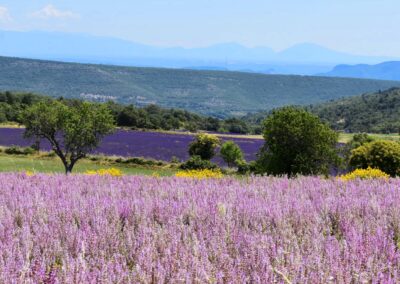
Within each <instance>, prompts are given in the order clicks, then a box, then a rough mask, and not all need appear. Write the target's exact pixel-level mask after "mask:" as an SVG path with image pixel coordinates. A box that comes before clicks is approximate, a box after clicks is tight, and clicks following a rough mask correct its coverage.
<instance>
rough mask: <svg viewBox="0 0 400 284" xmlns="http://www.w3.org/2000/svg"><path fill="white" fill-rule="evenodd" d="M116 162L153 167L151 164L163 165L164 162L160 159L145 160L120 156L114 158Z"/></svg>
mask: <svg viewBox="0 0 400 284" xmlns="http://www.w3.org/2000/svg"><path fill="white" fill-rule="evenodd" d="M115 162H116V163H120V164H129V165H139V166H149V167H153V166H164V165H165V163H164V162H162V161H156V160H147V159H144V158H136V157H133V158H127V159H122V158H118V159H116V160H115Z"/></svg>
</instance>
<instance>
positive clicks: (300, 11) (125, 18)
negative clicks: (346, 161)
mask: <svg viewBox="0 0 400 284" xmlns="http://www.w3.org/2000/svg"><path fill="white" fill-rule="evenodd" d="M399 27H400V1H399V0H140V1H137V0H114V1H110V0H54V1H49V0H3V1H1V0H0V29H3V30H23V31H27V30H44V31H63V32H79V33H89V34H93V35H101V36H112V37H117V38H122V39H128V40H130V41H134V42H140V43H145V44H151V45H157V46H184V47H200V46H208V45H211V44H216V43H225V42H237V43H240V44H243V45H246V46H268V47H272V48H274V49H276V50H281V49H283V48H286V47H289V46H291V45H294V44H297V43H302V42H312V43H317V44H320V45H323V46H326V47H329V48H332V49H335V50H339V51H345V52H350V53H354V54H363V55H383V56H400V31H399Z"/></svg>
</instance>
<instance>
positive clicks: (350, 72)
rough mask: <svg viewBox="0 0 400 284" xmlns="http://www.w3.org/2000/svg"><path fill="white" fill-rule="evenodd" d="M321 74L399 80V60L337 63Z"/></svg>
mask: <svg viewBox="0 0 400 284" xmlns="http://www.w3.org/2000/svg"><path fill="white" fill-rule="evenodd" d="M321 75H322V76H331V77H347V78H364V79H377V80H398V81H400V61H389V62H383V63H380V64H376V65H367V64H358V65H338V66H336V67H335V68H334V69H333V70H332V71H330V72H328V73H324V74H321Z"/></svg>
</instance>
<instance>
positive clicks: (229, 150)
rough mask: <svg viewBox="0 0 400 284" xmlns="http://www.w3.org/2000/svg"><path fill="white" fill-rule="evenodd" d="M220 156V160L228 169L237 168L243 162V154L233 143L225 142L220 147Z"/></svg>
mask: <svg viewBox="0 0 400 284" xmlns="http://www.w3.org/2000/svg"><path fill="white" fill-rule="evenodd" d="M220 154H221V157H222V159H224V161H225V162H226V163H227V164H228V167H232V166H237V164H238V163H240V162H241V161H243V152H242V150H241V149H240V147H239V145H237V144H236V143H235V142H233V141H227V142H225V143H224V144H222V146H221V150H220Z"/></svg>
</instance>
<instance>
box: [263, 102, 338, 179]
mask: <svg viewBox="0 0 400 284" xmlns="http://www.w3.org/2000/svg"><path fill="white" fill-rule="evenodd" d="M263 127H264V139H265V145H264V147H263V148H262V150H261V152H260V153H259V159H258V161H257V171H258V172H261V173H268V174H272V175H283V174H286V175H288V176H294V175H297V174H302V175H315V174H325V175H327V174H328V171H329V166H330V165H331V164H337V162H338V160H339V158H338V155H337V151H336V144H337V141H338V134H337V133H336V132H334V131H333V130H331V129H330V128H329V127H328V126H327V125H326V124H324V123H322V122H321V121H320V119H319V118H318V117H317V116H314V115H313V114H310V113H309V112H307V111H305V110H303V109H299V108H295V107H284V108H281V109H278V110H275V111H273V112H272V114H271V115H270V116H269V117H267V118H266V119H265V121H264V124H263Z"/></svg>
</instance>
